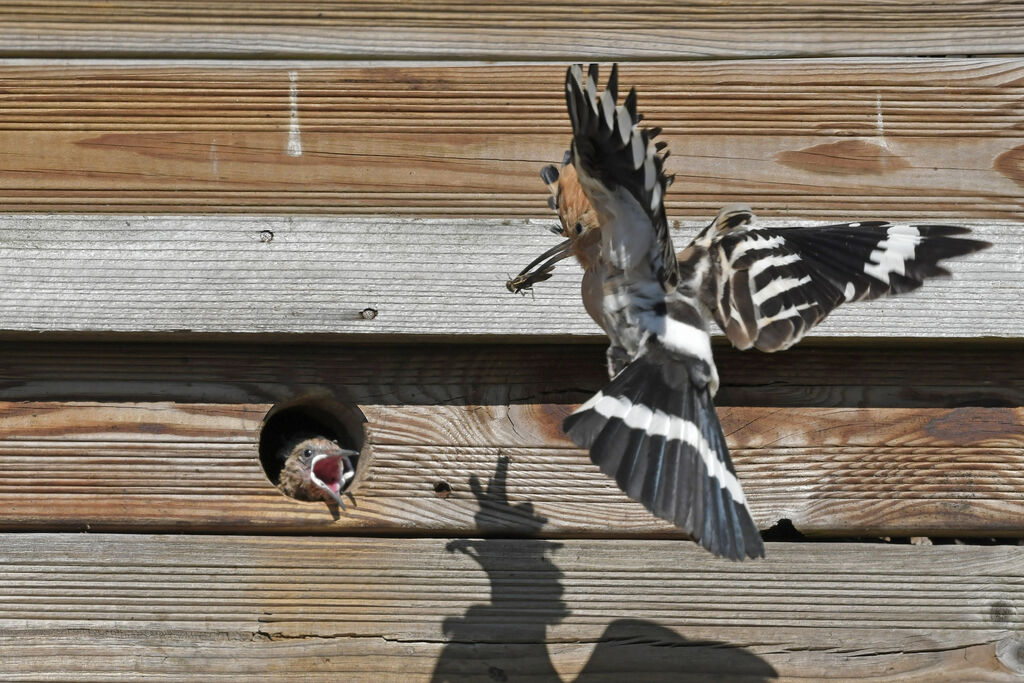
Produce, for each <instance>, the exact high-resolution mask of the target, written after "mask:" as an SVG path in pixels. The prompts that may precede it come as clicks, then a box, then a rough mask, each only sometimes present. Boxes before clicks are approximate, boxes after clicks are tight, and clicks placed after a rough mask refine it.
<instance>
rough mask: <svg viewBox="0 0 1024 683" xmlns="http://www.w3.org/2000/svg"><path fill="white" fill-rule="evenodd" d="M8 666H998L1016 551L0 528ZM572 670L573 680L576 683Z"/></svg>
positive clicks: (538, 674) (565, 671) (1011, 626)
mask: <svg viewBox="0 0 1024 683" xmlns="http://www.w3.org/2000/svg"><path fill="white" fill-rule="evenodd" d="M0 541H2V542H0V581H2V582H3V585H4V591H3V594H2V595H0V630H2V635H0V648H3V651H4V653H5V654H6V655H7V656H5V657H4V658H2V659H0V675H3V676H4V678H7V679H11V680H20V679H22V678H25V679H30V678H31V679H40V678H50V677H61V676H62V675H66V673H67V672H68V671H75V678H76V680H110V678H118V677H120V676H121V675H122V674H124V672H126V671H131V672H132V674H133V675H134V676H137V677H153V678H175V679H177V680H180V679H181V677H183V676H191V677H196V678H202V679H203V680H221V679H227V678H229V677H231V679H232V680H237V678H238V676H239V675H240V674H241V675H246V674H248V675H255V676H259V677H266V676H273V677H280V678H281V679H286V678H294V679H296V680H297V679H299V678H301V679H302V680H310V678H307V677H308V676H317V677H325V678H326V677H327V676H333V677H334V679H336V678H337V677H338V675H339V674H340V675H343V676H344V678H345V679H346V680H359V681H363V680H381V677H385V678H390V677H395V676H397V677H401V679H402V680H427V679H428V678H432V680H523V679H524V678H533V679H536V680H571V679H572V678H574V677H576V676H577V675H582V676H583V677H582V678H580V679H578V680H615V679H618V680H621V677H622V676H625V675H629V676H633V677H636V676H638V675H639V676H641V677H642V678H643V679H644V680H666V681H667V680H672V681H679V680H707V679H708V677H709V676H712V677H716V678H717V677H725V678H731V677H737V678H742V680H748V681H767V680H776V679H779V680H821V679H823V678H833V677H836V676H842V677H850V678H869V677H870V678H872V679H875V680H899V681H907V680H912V681H925V680H935V678H936V677H944V678H955V679H957V680H975V681H1003V680H1015V678H1014V676H1016V675H1018V674H1019V673H1020V672H1021V671H1022V667H1021V658H1020V646H1021V641H1020V639H1019V635H1017V634H1018V632H1019V629H1020V628H1021V626H1022V623H1021V622H1022V619H1021V615H1020V607H1019V606H1020V604H1021V601H1022V600H1024V593H1022V591H1024V583H1022V581H1021V578H1020V577H1021V574H1022V572H1024V549H1021V548H1017V547H1006V546H1004V547H987V548H986V547H956V546H941V547H912V546H884V545H866V544H827V545H821V544H784V543H772V544H769V545H768V557H767V559H766V560H763V561H757V562H745V563H731V562H728V561H723V560H715V559H712V558H710V557H709V556H708V555H707V554H706V553H703V551H699V550H697V549H695V548H693V547H689V546H687V545H683V544H680V543H678V542H675V541H643V542H637V541H622V540H609V541H578V540H567V541H560V542H552V541H549V540H543V539H520V540H500V539H491V540H485V539H465V540H454V541H449V540H446V539H366V538H363V539H359V538H338V539H315V538H291V537H285V538H267V537H264V538H253V537H228V536H214V537H204V536H192V537H188V536H147V535H132V536H117V535H59V534H8V535H4V536H2V537H0ZM587 676H590V677H593V678H587Z"/></svg>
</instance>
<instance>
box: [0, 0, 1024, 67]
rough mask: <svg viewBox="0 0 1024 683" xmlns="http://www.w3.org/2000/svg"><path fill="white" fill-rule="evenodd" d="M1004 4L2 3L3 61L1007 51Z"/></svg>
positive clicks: (1021, 16)
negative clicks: (23, 58)
mask: <svg viewBox="0 0 1024 683" xmlns="http://www.w3.org/2000/svg"><path fill="white" fill-rule="evenodd" d="M1022 26H1024V12H1021V10H1020V8H1019V7H1018V6H1017V5H1016V4H1014V3H1007V2H995V1H988V2H968V1H964V0H958V1H956V2H947V3H942V4H935V3H927V2H921V1H919V0H911V1H903V2H882V1H879V0H867V1H865V0H860V1H858V2H847V3H837V2H829V1H828V0H802V1H797V2H794V1H789V2H779V1H769V2H758V1H754V2H742V3H736V2H730V3H728V4H724V5H723V4H720V3H710V2H698V3H683V2H673V1H672V0H653V1H649V2H643V3H623V2H587V1H584V0H560V1H558V2H543V3H541V2H530V3H524V2H520V3H515V4H508V3H503V4H499V3H486V2H484V3H479V2H478V3H473V4H472V5H470V4H468V3H465V2H459V1H455V2H416V3H409V2H372V3H365V2H318V3H310V2H294V1H293V2H283V1H281V0H277V1H275V2H265V3H260V4H259V5H253V4H251V3H244V2H234V1H231V0H221V1H218V2H208V3H204V4H203V5H202V6H196V5H195V4H194V3H190V2H183V1H181V0H179V1H171V2H160V3H153V2H139V1H136V2H119V3H117V5H116V6H114V5H106V4H103V3H97V2H78V1H75V0H50V1H48V2H33V3H31V4H30V5H28V6H24V5H22V4H21V3H11V4H7V5H5V6H4V7H3V8H2V10H0V50H2V51H3V52H5V53H8V54H12V55H25V54H29V55H32V54H43V55H74V56H107V55H115V56H122V55H139V56H147V55H152V54H164V55H178V54H184V55H194V54H202V55H210V56H224V55H227V56H233V55H246V56H257V57H266V56H285V55H300V56H316V57H320V56H330V57H342V56H369V57H388V58H393V57H405V58H409V57H419V58H424V57H426V58H445V59H449V58H452V59H465V58H487V59H509V58H529V59H563V60H565V59H587V58H601V59H654V58H660V59H665V58H670V59H679V58H692V57H737V56H758V57H763V56H774V55H807V54H810V55H819V54H832V55H948V54H961V55H962V54H994V53H1000V52H1016V51H1018V50H1019V47H1020V44H1021V41H1022V40H1024V29H1022Z"/></svg>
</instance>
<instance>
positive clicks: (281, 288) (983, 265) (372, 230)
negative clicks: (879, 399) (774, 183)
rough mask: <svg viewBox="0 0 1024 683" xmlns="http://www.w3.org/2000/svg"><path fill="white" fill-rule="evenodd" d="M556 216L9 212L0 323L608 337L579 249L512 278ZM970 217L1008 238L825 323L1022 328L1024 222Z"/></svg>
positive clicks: (949, 333) (982, 231)
mask: <svg viewBox="0 0 1024 683" xmlns="http://www.w3.org/2000/svg"><path fill="white" fill-rule="evenodd" d="M552 222H553V221H550V220H549V221H502V220H496V219H490V220H484V219H462V220H454V219H447V220H445V219H417V220H412V219H394V218H390V219H389V218H344V219H339V218H322V217H303V218H283V217H267V216H260V217H238V216H190V217H184V216H174V217H142V216H131V217H124V218H119V217H113V216H96V215H90V216H17V215H15V216H11V215H8V216H0V282H3V283H4V286H3V287H2V288H0V331H2V332H8V333H10V332H22V333H25V332H80V333H94V334H95V333H110V332H118V333H145V334H150V335H158V334H163V335H168V334H172V333H179V334H180V333H185V332H190V333H206V334H213V333H234V334H241V333H245V334H256V333H262V334H296V335H316V334H320V335H341V334H343V335H352V336H361V335H388V339H389V341H395V337H396V336H410V337H413V336H420V337H423V336H434V337H443V338H446V339H451V338H453V337H454V338H458V337H479V336H499V337H505V336H507V335H516V336H521V337H541V338H552V337H554V336H556V335H578V336H589V337H595V338H596V337H598V336H599V335H600V334H601V332H600V330H599V328H598V327H597V326H596V325H595V324H594V323H593V321H592V320H591V319H590V318H589V316H587V314H586V312H585V311H584V309H583V306H582V304H581V303H580V298H579V282H580V277H581V276H580V271H579V268H578V266H577V265H576V264H575V263H570V262H568V261H566V262H563V263H564V264H565V265H564V266H559V269H558V271H557V273H556V275H555V276H554V277H553V278H552V279H551V280H549V281H547V282H543V283H541V284H539V285H538V286H537V287H536V288H535V296H533V297H529V296H525V297H524V296H514V295H512V294H510V293H509V292H508V291H507V290H506V288H505V281H506V280H507V279H508V277H509V275H510V274H514V273H517V272H519V270H520V269H521V268H522V267H523V266H525V265H526V264H527V263H529V262H530V261H531V260H533V258H534V257H535V256H536V255H537V254H539V253H541V252H542V251H544V250H546V249H548V248H549V247H550V246H552V245H553V244H554V243H555V242H556V241H557V238H556V237H554V236H553V235H552V234H551V233H550V232H548V231H547V230H546V228H547V227H549V226H550V225H551V224H552ZM766 223H767V224H770V225H776V224H784V225H785V224H790V225H791V224H793V223H798V222H797V221H790V222H781V223H779V222H773V221H766ZM971 223H972V225H973V227H974V232H975V234H976V235H977V236H978V237H980V238H983V239H987V240H989V241H991V242H993V243H994V246H993V247H992V248H991V249H988V250H986V251H983V252H980V253H977V254H973V255H971V256H969V257H967V258H962V259H958V260H956V261H955V262H952V263H951V264H950V267H951V269H952V270H953V271H954V272H955V275H956V276H955V278H953V279H936V280H934V281H931V282H929V283H928V284H927V285H926V286H925V287H923V288H922V289H921V290H920V291H918V292H915V293H913V294H912V295H910V296H905V297H896V298H893V299H888V300H884V301H875V302H868V303H861V304H851V305H847V306H842V307H840V308H839V309H838V310H837V311H836V312H835V313H834V314H833V315H832V316H830V318H829V319H828V320H826V321H825V323H824V324H822V325H821V326H819V327H818V328H816V329H815V330H814V331H812V333H811V334H812V335H814V336H823V337H846V338H849V337H972V338H974V337H1021V336H1024V316H1020V315H1012V314H1008V312H1009V311H1017V310H1020V309H1021V307H1022V305H1024V276H1022V271H1021V268H1022V251H1021V250H1022V246H1021V244H1022V241H1021V235H1020V228H1019V226H1017V225H1010V224H1006V223H992V222H989V221H972V222H971ZM697 229H698V225H697V224H687V225H686V226H685V227H684V228H681V229H680V230H679V231H678V232H677V241H678V242H679V243H680V246H682V245H683V244H685V243H686V242H687V241H688V240H689V239H690V238H691V236H692V235H693V234H695V233H696V231H697ZM367 310H370V311H372V316H370V317H367V316H366V315H364V313H363V312H364V311H367Z"/></svg>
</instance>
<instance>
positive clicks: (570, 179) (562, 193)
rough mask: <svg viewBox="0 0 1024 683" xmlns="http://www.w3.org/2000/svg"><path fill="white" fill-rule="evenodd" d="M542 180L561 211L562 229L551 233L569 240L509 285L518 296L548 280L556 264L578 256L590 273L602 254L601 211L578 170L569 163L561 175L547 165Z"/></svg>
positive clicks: (551, 166)
mask: <svg viewBox="0 0 1024 683" xmlns="http://www.w3.org/2000/svg"><path fill="white" fill-rule="evenodd" d="M540 177H541V178H542V179H543V180H544V182H545V183H547V186H548V189H549V190H550V191H551V197H549V198H548V205H549V206H550V207H551V208H552V209H555V210H557V211H558V221H559V223H560V228H552V230H551V232H553V233H555V234H556V235H561V236H562V237H565V238H566V239H565V241H564V242H560V243H559V244H557V245H555V246H554V247H552V248H551V249H548V250H547V251H545V252H544V253H543V254H541V255H540V256H538V257H537V258H535V259H534V260H533V261H531V262H530V264H529V265H528V266H526V267H525V268H523V270H522V271H521V272H520V273H519V275H517V276H516V277H514V278H512V279H511V280H509V281H508V282H507V283H506V287H508V290H509V291H510V292H514V293H519V292H521V291H523V290H526V289H531V288H532V287H533V285H534V284H535V283H537V282H541V281H543V280H547V279H548V278H549V277H551V272H552V271H553V270H554V268H555V264H556V263H558V262H559V261H561V260H562V259H564V258H567V257H569V256H575V257H576V260H577V261H579V264H580V266H582V267H583V269H584V270H590V269H592V268H593V267H594V266H596V265H597V260H598V257H599V255H600V242H601V231H600V230H599V228H600V225H599V223H598V220H597V212H595V211H594V207H593V206H592V205H591V204H590V200H588V199H587V195H586V194H585V193H584V192H583V188H582V187H581V186H580V182H579V177H578V176H577V175H576V168H575V167H574V166H573V165H572V164H570V163H566V164H564V165H563V166H562V170H561V172H559V170H558V168H557V167H556V166H554V165H550V166H545V167H544V168H543V169H541V172H540Z"/></svg>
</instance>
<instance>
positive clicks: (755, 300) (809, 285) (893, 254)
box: [708, 221, 989, 351]
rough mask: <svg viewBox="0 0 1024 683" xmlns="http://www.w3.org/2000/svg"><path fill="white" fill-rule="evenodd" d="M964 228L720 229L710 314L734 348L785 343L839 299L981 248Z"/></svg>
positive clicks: (871, 295) (930, 272)
mask: <svg viewBox="0 0 1024 683" xmlns="http://www.w3.org/2000/svg"><path fill="white" fill-rule="evenodd" d="M968 232H970V231H969V230H968V229H967V228H963V227H958V226H950V225H907V224H899V223H887V222H883V221H873V222H861V223H843V224H840V225H824V226H817V227H809V228H755V229H747V230H741V231H735V232H727V233H725V234H723V235H722V236H721V237H719V238H717V239H716V240H715V241H714V243H713V248H712V252H711V254H712V255H711V258H712V269H713V272H714V288H715V292H714V299H713V301H709V302H708V303H709V304H713V305H712V306H711V308H712V310H713V311H714V314H715V319H716V320H717V321H718V324H719V325H720V326H721V328H722V330H723V331H724V332H725V333H726V335H727V336H728V337H729V340H730V341H731V342H732V343H733V345H735V346H736V347H738V348H740V349H747V348H750V347H751V346H753V347H756V348H758V349H760V350H762V351H779V350H782V349H786V348H789V347H790V346H792V345H793V344H795V343H796V342H798V341H800V339H801V338H802V337H803V336H804V335H805V334H807V332H808V331H810V329H811V328H813V327H814V326H815V325H817V324H818V323H820V322H821V321H822V320H824V319H825V316H827V315H828V314H829V313H830V312H831V311H832V310H833V309H835V308H836V307H837V306H839V305H840V304H842V303H844V302H846V301H858V300H861V299H875V298H878V297H881V296H886V295H889V294H901V293H903V292H909V291H911V290H914V289H917V288H918V287H920V286H921V284H922V283H923V282H924V280H925V278H929V277H935V276H942V275H949V271H948V270H946V269H945V268H943V267H942V266H940V265H939V262H940V261H942V260H943V259H947V258H953V257H956V256H962V255H964V254H969V253H971V252H974V251H978V250H979V249H984V248H985V247H987V246H989V244H988V243H987V242H982V241H979V240H971V239H963V238H960V237H957V236H958V235H965V234H967V233H968Z"/></svg>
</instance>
